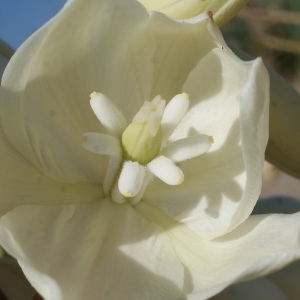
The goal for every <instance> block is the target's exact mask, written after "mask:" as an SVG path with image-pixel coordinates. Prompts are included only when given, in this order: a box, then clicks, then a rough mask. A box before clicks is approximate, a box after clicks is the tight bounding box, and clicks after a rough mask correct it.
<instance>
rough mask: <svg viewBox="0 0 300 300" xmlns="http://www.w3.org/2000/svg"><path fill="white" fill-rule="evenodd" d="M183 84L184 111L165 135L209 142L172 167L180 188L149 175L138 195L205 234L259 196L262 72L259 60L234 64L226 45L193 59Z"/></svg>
mask: <svg viewBox="0 0 300 300" xmlns="http://www.w3.org/2000/svg"><path fill="white" fill-rule="evenodd" d="M203 70H205V72H203ZM183 89H184V91H186V92H187V93H188V94H189V95H190V97H189V98H190V101H191V109H190V111H189V112H188V113H187V114H186V116H185V117H184V119H183V120H182V122H181V124H180V125H179V126H178V128H177V130H175V132H174V134H173V135H172V136H171V139H172V138H173V139H174V140H177V139H180V138H184V137H185V136H187V135H194V134H195V133H199V134H207V135H210V136H212V137H213V139H214V144H213V145H212V147H211V149H210V150H209V151H208V152H207V153H206V154H203V155H201V156H199V157H197V158H194V159H191V160H189V161H186V162H183V163H181V164H180V168H181V169H182V171H183V173H184V176H185V182H184V183H183V184H182V185H180V186H178V187H172V188H170V187H168V186H165V185H163V184H161V183H160V182H158V181H157V180H154V181H153V182H152V184H150V185H149V188H148V189H147V190H146V193H145V195H144V200H145V201H146V202H148V203H151V204H153V205H156V206H158V207H160V208H161V209H163V210H164V211H165V212H166V213H167V214H168V215H170V216H171V217H173V218H175V219H177V220H180V221H181V222H184V223H186V224H187V225H188V226H189V227H190V228H192V229H193V230H195V231H196V232H198V234H200V235H201V236H203V237H205V238H213V237H216V236H219V235H222V234H224V233H226V232H229V231H230V230H232V229H233V228H235V227H236V226H237V225H238V224H240V223H241V222H243V221H244V220H245V219H246V218H247V217H248V215H249V214H250V213H251V211H252V209H253V207H254V205H255V203H256V201H257V199H258V196H259V194H260V189H261V176H262V167H263V158H264V150H265V145H266V142H267V133H268V76H267V72H266V70H265V68H264V66H263V64H262V62H261V60H259V59H258V60H255V61H253V62H242V61H240V60H239V59H238V58H236V57H235V56H233V54H232V53H231V52H229V50H227V49H225V48H224V49H216V50H214V51H213V52H212V53H210V54H209V55H208V56H207V57H206V58H204V59H203V60H201V61H200V62H199V64H198V65H197V67H196V68H195V69H194V71H193V72H192V73H191V74H190V76H189V78H188V80H187V82H186V84H185V85H184V87H183Z"/></svg>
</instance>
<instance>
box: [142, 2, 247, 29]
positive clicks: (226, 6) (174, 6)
mask: <svg viewBox="0 0 300 300" xmlns="http://www.w3.org/2000/svg"><path fill="white" fill-rule="evenodd" d="M139 2H141V3H142V4H143V5H145V6H146V8H147V9H150V10H157V11H160V12H163V13H165V14H167V15H170V16H172V17H174V18H178V19H187V18H191V17H194V16H196V15H197V14H200V13H201V12H204V11H208V10H210V11H212V12H213V13H214V19H215V21H216V22H217V24H218V25H219V26H221V25H223V24H225V23H226V22H227V21H229V20H230V19H231V18H232V17H233V16H234V15H235V14H237V13H238V11H239V10H240V9H241V8H242V7H243V6H244V5H245V4H246V3H247V0H139Z"/></svg>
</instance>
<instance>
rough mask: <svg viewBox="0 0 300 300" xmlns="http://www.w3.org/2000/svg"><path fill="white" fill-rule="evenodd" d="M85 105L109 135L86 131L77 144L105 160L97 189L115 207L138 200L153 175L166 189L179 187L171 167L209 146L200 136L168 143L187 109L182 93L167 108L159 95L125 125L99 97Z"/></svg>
mask: <svg viewBox="0 0 300 300" xmlns="http://www.w3.org/2000/svg"><path fill="white" fill-rule="evenodd" d="M90 104H91V107H92V109H93V111H94V113H95V115H96V116H97V118H98V119H99V121H100V122H101V123H102V125H103V126H104V127H105V128H106V130H107V131H108V133H109V134H101V133H86V134H84V135H83V136H82V139H81V141H82V144H83V146H84V147H85V148H86V149H87V150H89V151H91V152H94V153H97V154H104V155H108V156H109V163H108V168H107V171H106V176H105V179H104V182H103V189H104V192H105V193H106V194H107V195H110V196H111V197H112V199H113V200H114V201H115V202H117V203H119V204H121V203H125V202H127V201H129V202H130V203H131V204H136V203H137V202H139V201H140V200H141V199H142V197H143V194H144V191H145V189H146V188H147V186H148V184H149V182H150V181H151V179H152V178H153V177H154V176H155V177H158V178H159V179H160V180H162V181H164V182H165V183H166V184H169V185H178V184H182V183H183V181H184V175H183V172H182V170H181V169H180V168H179V167H178V166H177V165H176V163H177V162H181V161H184V160H187V159H190V158H193V157H196V156H199V155H201V154H203V153H205V152H206V151H208V150H209V149H210V147H211V145H212V143H213V138H212V137H211V136H208V135H205V134H197V135H194V136H190V137H186V138H183V139H180V140H177V141H175V142H170V141H169V137H170V136H171V134H172V133H173V131H174V129H175V128H176V127H177V125H178V124H179V122H180V121H181V120H182V118H183V117H184V115H185V114H186V112H187V110H188V107H189V100H188V95H187V94H179V95H176V96H175V97H173V98H172V99H171V100H170V102H169V103H168V104H167V105H166V104H165V100H162V99H161V97H160V96H156V97H155V98H154V99H153V100H152V101H151V102H148V101H146V102H145V103H144V105H143V106H142V107H141V109H140V110H139V111H138V113H137V114H136V115H135V116H134V118H133V120H132V122H131V123H130V124H129V125H128V126H127V122H126V119H125V117H124V115H123V114H122V112H121V111H120V110H119V109H118V108H117V107H116V106H115V105H114V104H113V103H112V102H111V101H110V100H109V99H108V98H107V97H106V96H105V95H103V94H101V93H95V92H94V93H92V94H91V101H90Z"/></svg>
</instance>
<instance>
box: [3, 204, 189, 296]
mask: <svg viewBox="0 0 300 300" xmlns="http://www.w3.org/2000/svg"><path fill="white" fill-rule="evenodd" d="M53 220H55V222H53ZM0 223H1V224H0V240H1V244H2V245H3V246H4V247H5V249H6V250H7V251H8V252H9V253H10V254H12V255H13V256H15V257H16V258H17V259H18V260H19V261H20V264H21V267H22V268H23V271H24V273H25V275H26V276H27V277H28V279H29V281H30V282H31V283H32V284H33V286H34V287H35V288H36V289H37V290H38V292H39V293H40V294H41V295H42V296H43V297H44V298H45V300H58V299H60V295H59V294H60V292H61V293H62V295H63V299H64V300H76V299H78V300H81V299H89V300H93V299H95V300H99V299H136V300H138V299H139V300H140V299H157V300H160V299H170V300H174V299H178V298H179V296H180V295H181V292H182V286H183V267H182V265H181V262H180V261H179V260H178V258H177V256H176V254H175V251H174V250H173V246H172V244H171V242H170V240H169V237H168V236H167V235H166V234H164V233H163V232H162V231H161V230H160V228H159V227H158V226H156V225H153V224H151V223H149V222H147V221H146V220H144V219H143V218H142V217H141V216H139V215H138V214H137V213H136V212H135V211H134V210H133V209H132V207H131V206H130V205H126V204H123V205H117V204H115V203H113V202H112V201H111V200H110V199H108V200H103V201H100V202H97V203H94V204H89V205H69V206H60V205H59V206H51V207H47V206H41V205H40V206H33V205H30V206H22V207H18V208H16V209H15V210H13V211H12V212H9V213H8V214H7V215H5V216H4V217H3V218H2V219H1V222H0ZM38 274H43V276H42V277H41V278H40V277H38V276H37V275H38ZM51 278H52V286H53V287H55V285H57V287H59V290H57V289H55V288H53V289H49V288H48V290H47V287H48V285H49V282H50V281H51V280H50V279H51ZM53 280H54V281H53ZM53 292H56V293H57V294H56V295H53V294H51V293H53Z"/></svg>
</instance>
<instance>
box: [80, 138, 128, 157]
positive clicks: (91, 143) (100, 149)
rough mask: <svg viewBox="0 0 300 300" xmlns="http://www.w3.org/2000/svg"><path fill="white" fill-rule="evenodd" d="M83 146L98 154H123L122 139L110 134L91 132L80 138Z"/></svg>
mask: <svg viewBox="0 0 300 300" xmlns="http://www.w3.org/2000/svg"><path fill="white" fill-rule="evenodd" d="M80 141H81V143H82V146H83V147H84V148H85V149H87V150H89V151H91V152H93V153H97V154H103V155H113V156H122V148H121V145H120V141H119V140H118V139H117V138H115V137H113V136H111V135H108V134H102V133H96V132H89V133H85V134H84V135H82V137H81V139H80Z"/></svg>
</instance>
